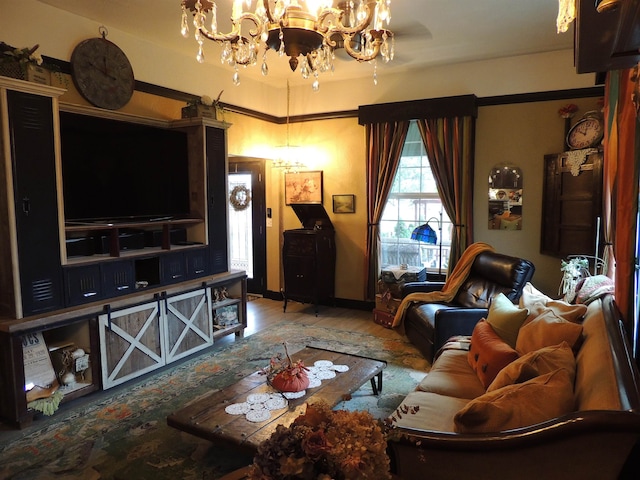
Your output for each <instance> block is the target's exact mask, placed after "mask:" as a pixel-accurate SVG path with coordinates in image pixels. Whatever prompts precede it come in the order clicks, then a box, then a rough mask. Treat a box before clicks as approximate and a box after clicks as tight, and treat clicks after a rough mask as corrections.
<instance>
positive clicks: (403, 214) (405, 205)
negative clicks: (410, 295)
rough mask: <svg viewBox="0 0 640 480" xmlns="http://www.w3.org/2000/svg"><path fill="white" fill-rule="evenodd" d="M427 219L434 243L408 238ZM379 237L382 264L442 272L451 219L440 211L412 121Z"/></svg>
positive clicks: (424, 152) (440, 205)
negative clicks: (421, 267) (419, 266)
mask: <svg viewBox="0 0 640 480" xmlns="http://www.w3.org/2000/svg"><path fill="white" fill-rule="evenodd" d="M441 215H442V217H441ZM440 218H442V225H440V223H441V222H440ZM427 221H428V223H429V225H430V226H431V228H432V229H433V230H434V231H435V232H436V235H437V237H438V240H437V244H436V245H429V244H426V243H424V242H418V241H416V240H412V239H411V233H412V232H413V230H414V229H415V228H416V227H418V226H420V225H423V224H425V223H427ZM380 238H381V257H382V265H383V266H385V265H400V264H403V263H406V264H408V265H412V266H417V265H423V266H425V267H427V268H428V270H429V271H432V272H434V271H435V272H438V271H439V270H441V271H443V272H446V269H447V262H448V257H449V246H450V244H451V222H450V221H449V218H448V217H447V215H446V213H445V212H444V211H443V210H442V202H441V201H440V197H439V195H438V190H437V188H436V182H435V179H434V178H433V174H432V172H431V166H430V164H429V159H428V157H427V155H426V151H425V148H424V145H423V143H422V139H421V138H420V132H419V131H418V128H417V124H416V123H415V122H412V123H411V126H410V127H409V132H408V134H407V140H406V141H405V145H404V148H403V151H402V156H401V158H400V164H399V166H398V170H397V172H396V177H395V178H394V181H393V187H392V189H391V194H390V196H389V199H388V200H387V204H386V205H385V209H384V213H383V215H382V219H381V221H380Z"/></svg>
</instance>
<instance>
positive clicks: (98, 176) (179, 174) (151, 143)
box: [60, 112, 189, 223]
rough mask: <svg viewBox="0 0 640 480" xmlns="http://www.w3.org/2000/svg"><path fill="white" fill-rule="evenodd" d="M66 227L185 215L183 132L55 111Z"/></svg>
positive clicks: (186, 182) (186, 190)
mask: <svg viewBox="0 0 640 480" xmlns="http://www.w3.org/2000/svg"><path fill="white" fill-rule="evenodd" d="M60 139H61V147H62V183H63V195H64V213H65V221H66V222H67V223H79V222H82V223H84V222H109V223H115V222H126V221H132V222H135V221H145V220H153V219H164V218H185V217H188V216H189V167H188V149H187V134H186V133H185V132H180V131H176V130H170V129H165V128H160V127H153V126H148V125H140V124H135V123H129V122H123V121H117V120H111V119H105V118H100V117H91V116H86V115H80V114H73V113H69V112H61V113H60Z"/></svg>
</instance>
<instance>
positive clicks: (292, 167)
mask: <svg viewBox="0 0 640 480" xmlns="http://www.w3.org/2000/svg"><path fill="white" fill-rule="evenodd" d="M290 103H291V89H290V87H289V80H287V144H286V145H282V146H280V147H277V151H278V158H277V159H276V160H274V161H273V168H283V169H284V171H285V172H291V171H293V172H298V171H299V170H300V169H301V168H306V167H305V165H304V163H302V162H301V161H300V160H299V159H300V157H301V156H302V153H301V151H302V149H301V148H300V146H299V145H291V144H290V143H289V104H290Z"/></svg>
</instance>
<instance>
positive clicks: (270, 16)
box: [258, 0, 277, 23]
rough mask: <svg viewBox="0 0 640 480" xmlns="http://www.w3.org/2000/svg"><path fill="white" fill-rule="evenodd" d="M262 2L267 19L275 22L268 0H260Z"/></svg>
mask: <svg viewBox="0 0 640 480" xmlns="http://www.w3.org/2000/svg"><path fill="white" fill-rule="evenodd" d="M258 1H260V0H258ZM262 4H263V5H264V11H265V14H266V15H267V19H268V20H269V23H277V22H276V19H275V17H274V16H273V13H271V7H270V6H269V0H262Z"/></svg>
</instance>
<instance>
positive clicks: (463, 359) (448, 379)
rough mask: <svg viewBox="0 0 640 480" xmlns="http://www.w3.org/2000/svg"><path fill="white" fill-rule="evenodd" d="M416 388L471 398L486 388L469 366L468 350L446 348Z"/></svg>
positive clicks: (450, 395)
mask: <svg viewBox="0 0 640 480" xmlns="http://www.w3.org/2000/svg"><path fill="white" fill-rule="evenodd" d="M416 389H417V390H420V391H423V392H431V393H438V394H440V395H446V396H449V397H455V398H466V399H469V400H471V399H473V398H476V397H479V396H480V395H482V394H484V392H485V390H486V389H485V387H484V385H483V384H482V382H481V381H480V379H479V378H478V376H477V375H476V373H475V372H474V371H473V370H472V369H471V367H470V366H469V361H468V360H467V351H466V350H444V351H443V352H442V353H441V354H440V356H439V357H438V360H437V361H436V362H435V363H434V364H433V367H432V368H431V371H430V372H429V373H428V374H427V376H426V377H424V378H423V379H422V381H421V382H420V383H419V384H418V386H417V388H416Z"/></svg>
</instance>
